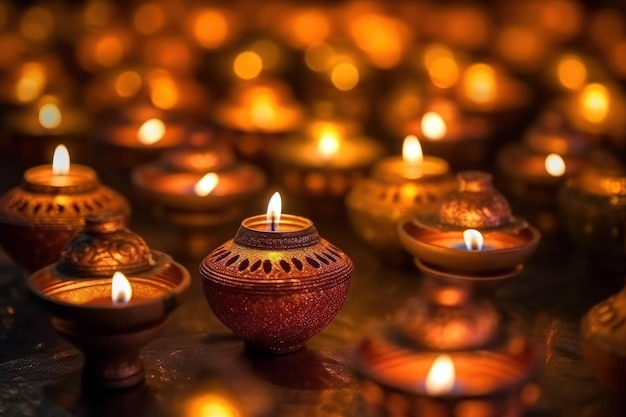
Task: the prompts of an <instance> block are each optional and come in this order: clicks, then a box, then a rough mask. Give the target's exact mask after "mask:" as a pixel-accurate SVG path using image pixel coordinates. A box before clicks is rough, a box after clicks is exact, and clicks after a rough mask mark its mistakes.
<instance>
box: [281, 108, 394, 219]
mask: <svg viewBox="0 0 626 417" xmlns="http://www.w3.org/2000/svg"><path fill="white" fill-rule="evenodd" d="M359 130H360V129H359V128H358V125H356V124H354V123H351V122H348V121H341V120H324V119H319V120H316V121H314V122H311V123H309V126H308V127H307V129H305V131H304V132H303V133H304V137H302V135H298V136H293V137H291V138H288V139H286V140H284V141H283V142H281V143H280V144H279V145H278V146H277V148H276V150H275V152H274V153H273V155H272V156H273V159H274V166H275V173H276V177H277V179H278V181H279V183H280V184H281V185H282V186H283V188H284V189H285V190H286V191H287V192H288V193H289V194H291V195H294V196H298V197H305V198H306V199H310V200H323V201H324V202H325V204H323V206H324V208H329V207H330V206H341V207H343V198H344V197H345V195H346V194H347V193H348V192H349V191H350V189H351V188H352V186H353V185H354V184H355V183H356V182H357V181H358V180H359V179H361V178H363V177H364V176H365V175H366V173H367V172H368V171H369V169H370V168H371V166H372V165H373V164H374V162H375V161H376V160H377V159H378V158H379V157H380V155H381V154H382V153H383V150H382V148H381V146H380V145H379V144H378V143H376V142H375V141H373V140H372V139H369V138H367V137H365V136H363V135H362V134H361V132H360V131H359ZM333 202H334V203H338V204H332V203H333ZM315 206H317V205H313V207H315Z"/></svg>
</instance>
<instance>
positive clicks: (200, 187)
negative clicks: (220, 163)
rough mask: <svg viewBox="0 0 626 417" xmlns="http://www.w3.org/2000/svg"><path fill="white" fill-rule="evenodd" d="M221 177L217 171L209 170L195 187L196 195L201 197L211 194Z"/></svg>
mask: <svg viewBox="0 0 626 417" xmlns="http://www.w3.org/2000/svg"><path fill="white" fill-rule="evenodd" d="M219 180H220V179H219V177H218V176H217V174H216V173H215V172H209V173H208V174H205V175H204V176H203V177H202V178H200V180H199V181H198V182H197V183H196V185H195V186H194V187H193V191H194V192H195V193H196V195H199V196H201V197H204V196H207V195H209V194H211V191H213V190H214V189H215V187H217V183H218V182H219Z"/></svg>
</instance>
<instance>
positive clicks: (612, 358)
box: [580, 289, 626, 395]
mask: <svg viewBox="0 0 626 417" xmlns="http://www.w3.org/2000/svg"><path fill="white" fill-rule="evenodd" d="M625 318H626V289H622V290H621V291H620V292H619V293H617V294H615V295H613V296H611V297H609V298H608V299H606V300H604V301H602V302H600V303H599V304H597V305H595V306H594V307H592V308H591V310H589V311H588V312H587V314H585V316H584V317H583V319H582V321H581V324H580V332H581V339H582V347H583V353H584V356H585V359H586V362H587V363H588V364H589V369H590V371H591V372H592V374H593V375H594V376H595V377H596V378H597V379H598V380H599V381H600V383H601V384H602V385H603V386H604V387H605V388H606V389H607V390H609V391H611V392H613V393H614V394H615V395H621V393H623V392H624V388H626V365H625V361H626V352H625V351H624V339H625V338H626V334H625V330H624V325H623V323H624V319H625Z"/></svg>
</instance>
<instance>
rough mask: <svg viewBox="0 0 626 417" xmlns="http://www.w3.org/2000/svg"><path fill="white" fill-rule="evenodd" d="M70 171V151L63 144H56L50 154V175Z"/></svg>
mask: <svg viewBox="0 0 626 417" xmlns="http://www.w3.org/2000/svg"><path fill="white" fill-rule="evenodd" d="M69 173H70V153H69V151H68V150H67V148H66V147H65V145H57V147H56V148H55V149H54V154H53V155H52V175H67V174H69Z"/></svg>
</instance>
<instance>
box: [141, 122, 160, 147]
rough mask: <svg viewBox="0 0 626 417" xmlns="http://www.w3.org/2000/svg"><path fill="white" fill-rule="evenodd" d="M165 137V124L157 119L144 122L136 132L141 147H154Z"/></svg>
mask: <svg viewBox="0 0 626 417" xmlns="http://www.w3.org/2000/svg"><path fill="white" fill-rule="evenodd" d="M164 135H165V124H164V123H163V122H162V121H161V120H159V119H149V120H146V121H145V122H144V123H143V124H142V125H141V126H140V127H139V130H138V131H137V139H138V140H139V142H140V143H141V144H143V145H154V144H155V143H157V142H158V141H160V140H161V139H163V136H164Z"/></svg>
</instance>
